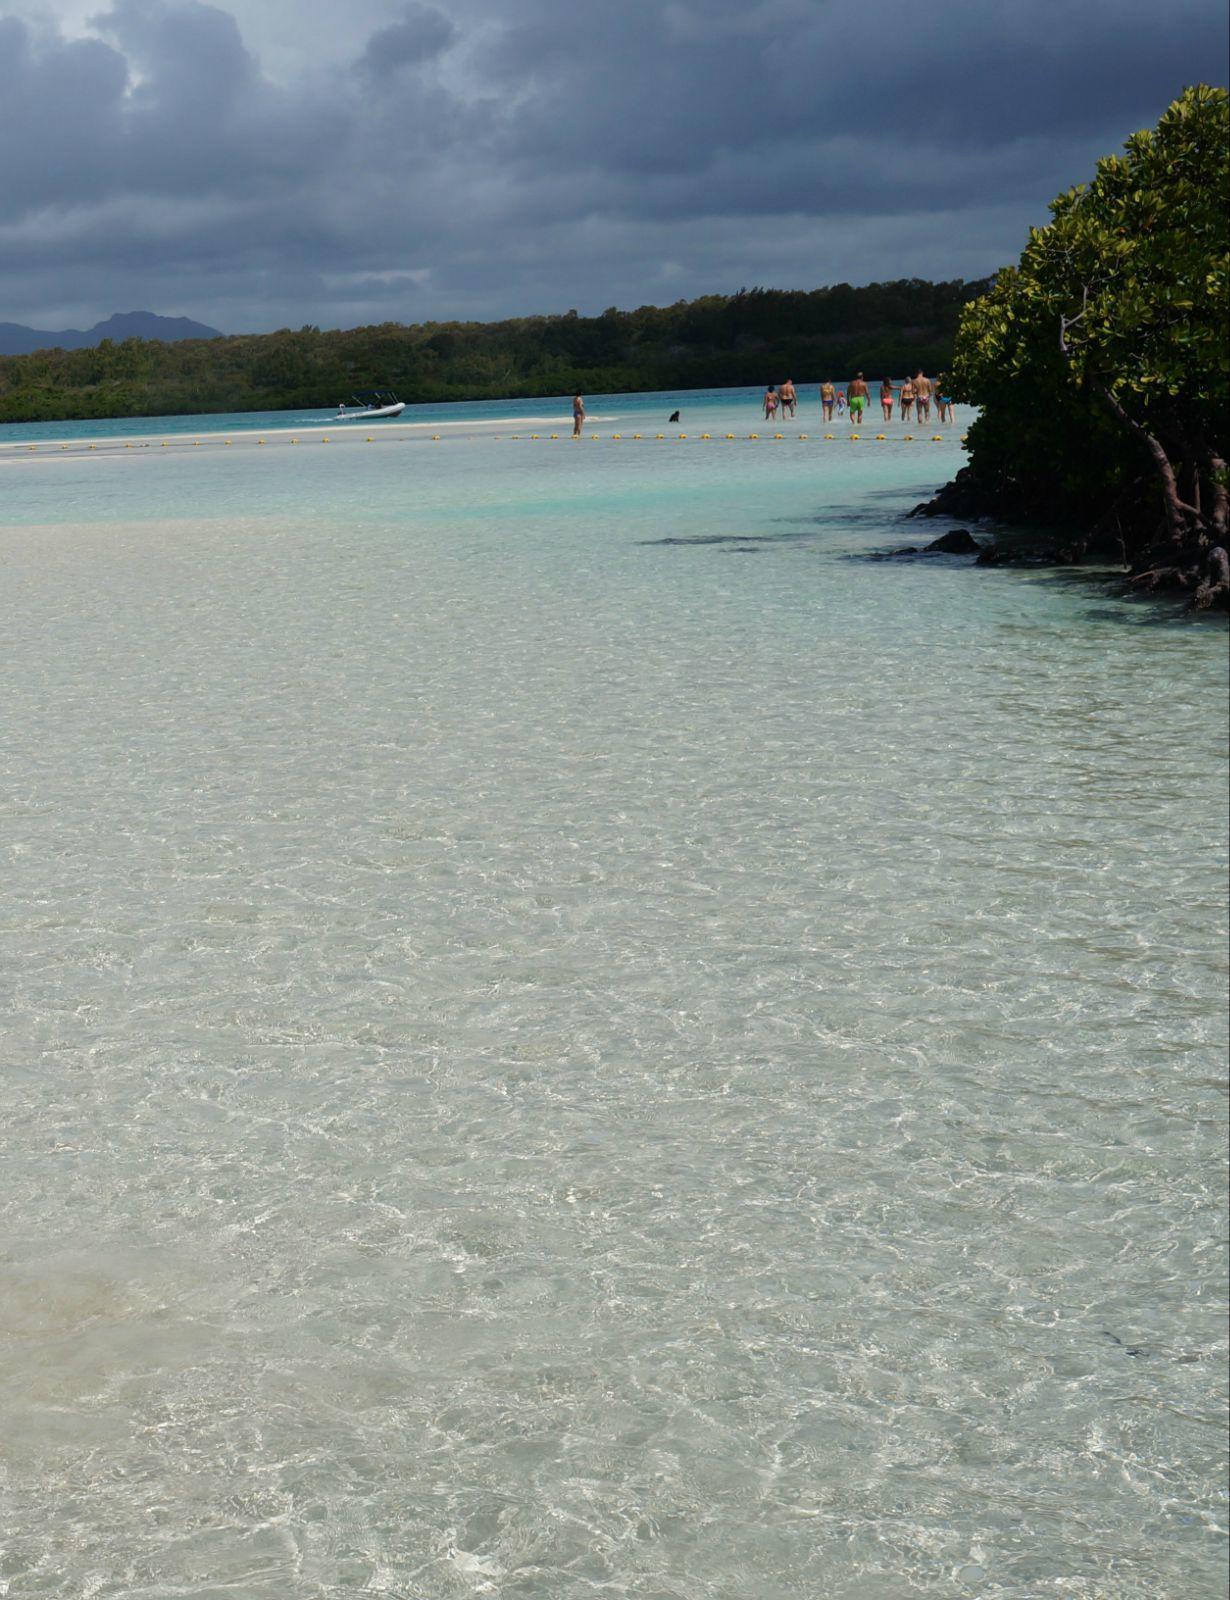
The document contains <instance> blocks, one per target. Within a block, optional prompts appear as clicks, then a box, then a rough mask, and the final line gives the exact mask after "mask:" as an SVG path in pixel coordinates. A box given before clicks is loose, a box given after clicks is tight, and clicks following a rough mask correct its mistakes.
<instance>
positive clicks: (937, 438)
mask: <svg viewBox="0 0 1230 1600" xmlns="http://www.w3.org/2000/svg"><path fill="white" fill-rule="evenodd" d="M943 442H944V435H943V434H942V433H933V434H932V435H931V443H932V444H943Z"/></svg>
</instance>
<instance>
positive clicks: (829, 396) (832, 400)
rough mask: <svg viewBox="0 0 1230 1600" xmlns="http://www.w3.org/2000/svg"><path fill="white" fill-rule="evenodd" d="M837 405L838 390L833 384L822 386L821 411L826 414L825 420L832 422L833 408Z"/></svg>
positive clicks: (823, 384)
mask: <svg viewBox="0 0 1230 1600" xmlns="http://www.w3.org/2000/svg"><path fill="white" fill-rule="evenodd" d="M836 404H837V390H836V389H834V387H833V385H832V384H831V383H822V384H821V385H820V409H821V411H823V412H824V420H825V421H826V422H832V420H833V407H834V406H835V405H836Z"/></svg>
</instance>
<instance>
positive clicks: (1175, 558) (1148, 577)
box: [941, 85, 1230, 607]
mask: <svg viewBox="0 0 1230 1600" xmlns="http://www.w3.org/2000/svg"><path fill="white" fill-rule="evenodd" d="M952 376H953V383H954V392H955V394H956V396H957V398H958V399H962V400H967V401H971V402H973V403H974V404H976V405H978V406H980V407H981V408H982V411H981V415H980V416H979V417H978V419H977V420H976V421H975V423H974V424H973V426H972V427H971V429H970V435H969V447H970V465H969V467H968V468H967V469H966V471H965V473H963V474H962V479H963V480H964V482H962V479H958V484H957V485H955V486H953V487H954V488H957V489H958V490H959V491H960V494H959V495H958V496H957V498H958V499H960V500H963V502H964V504H965V506H966V507H967V508H968V507H971V506H973V507H975V508H977V509H981V510H985V511H990V512H993V513H996V514H999V515H1001V516H1005V517H1007V518H1009V519H1011V520H1026V521H1028V520H1035V521H1042V522H1048V523H1051V524H1061V525H1062V524H1067V525H1070V526H1073V527H1075V528H1077V529H1079V530H1083V531H1084V532H1085V534H1086V536H1094V537H1096V538H1098V539H1099V540H1100V541H1101V547H1102V548H1105V545H1106V540H1105V535H1106V533H1107V532H1108V530H1109V531H1113V533H1114V535H1115V537H1116V538H1117V539H1118V540H1120V541H1121V544H1122V549H1123V553H1124V557H1125V560H1126V562H1127V564H1128V565H1129V567H1130V568H1131V570H1132V575H1133V581H1134V582H1135V583H1137V584H1138V585H1140V586H1141V587H1143V588H1146V589H1148V588H1156V587H1171V588H1180V589H1185V590H1188V591H1189V592H1190V594H1191V596H1192V598H1193V600H1194V602H1195V603H1196V605H1197V606H1200V607H1208V606H1217V607H1227V606H1228V605H1230V560H1228V559H1227V545H1228V543H1230V501H1228V482H1227V465H1226V463H1227V458H1228V457H1230V99H1228V98H1227V94H1226V91H1225V90H1224V89H1219V88H1210V87H1208V86H1205V85H1200V86H1196V87H1194V88H1190V89H1187V90H1185V91H1184V93H1183V94H1182V95H1181V96H1180V97H1179V99H1177V100H1176V101H1175V102H1174V103H1173V105H1171V106H1170V108H1169V109H1168V110H1167V111H1166V113H1165V114H1164V115H1163V117H1162V119H1161V121H1160V122H1159V124H1158V126H1157V128H1156V129H1151V130H1146V131H1144V132H1140V133H1136V134H1133V135H1132V137H1131V138H1130V139H1129V140H1128V141H1127V143H1126V145H1125V147H1124V152H1123V154H1122V155H1114V156H1108V157H1107V158H1106V159H1104V160H1103V161H1100V162H1099V163H1098V166H1097V170H1096V172H1095V175H1094V177H1093V179H1092V180H1091V181H1090V182H1089V183H1088V184H1080V185H1077V186H1076V187H1075V188H1072V189H1069V190H1068V191H1067V193H1065V194H1062V195H1060V196H1059V198H1058V199H1057V200H1055V201H1054V202H1053V203H1052V205H1051V222H1050V223H1049V225H1048V226H1046V227H1043V228H1035V229H1033V230H1031V232H1030V235H1029V241H1028V243H1027V244H1026V246H1025V249H1024V251H1023V253H1022V255H1021V259H1020V262H1019V264H1018V265H1017V266H1015V267H1007V268H1005V269H1004V270H1003V271H1002V272H1001V273H1000V274H999V275H998V277H997V278H996V280H995V283H994V286H993V287H992V288H991V290H990V292H989V293H988V294H986V295H984V296H982V297H980V298H979V299H977V300H976V301H974V302H973V303H971V304H970V305H969V306H968V307H967V309H966V311H965V312H964V315H963V317H962V321H961V327H960V331H959V333H958V336H957V341H956V353H955V358H954V366H953V375H952ZM941 498H942V497H941ZM954 508H955V507H954Z"/></svg>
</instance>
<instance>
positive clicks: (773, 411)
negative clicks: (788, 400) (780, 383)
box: [764, 384, 777, 422]
mask: <svg viewBox="0 0 1230 1600" xmlns="http://www.w3.org/2000/svg"><path fill="white" fill-rule="evenodd" d="M776 415H777V390H776V389H775V388H774V387H773V385H772V384H770V385H769V387H768V388H767V389H766V390H765V392H764V419H765V421H766V422H772V421H773V418H774V417H775V416H776Z"/></svg>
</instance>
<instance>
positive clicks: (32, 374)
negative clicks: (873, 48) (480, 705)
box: [0, 278, 988, 422]
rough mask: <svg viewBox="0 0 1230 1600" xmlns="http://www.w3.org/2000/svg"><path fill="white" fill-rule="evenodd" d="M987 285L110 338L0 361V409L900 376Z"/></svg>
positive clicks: (204, 405) (108, 412) (846, 288)
mask: <svg viewBox="0 0 1230 1600" xmlns="http://www.w3.org/2000/svg"><path fill="white" fill-rule="evenodd" d="M987 287H988V285H987V284H986V283H962V282H959V281H957V282H952V283H929V282H926V281H925V280H923V279H918V278H911V279H905V280H902V281H900V282H896V283H874V284H869V285H867V286H866V287H864V288H857V289H856V288H851V287H850V285H849V284H837V285H835V286H834V287H832V288H826V289H815V290H812V291H811V292H810V293H805V292H802V291H793V290H777V289H752V290H750V291H741V292H740V293H739V294H736V295H707V296H706V297H705V298H703V299H701V300H693V301H690V302H682V301H681V302H680V303H679V304H677V305H673V306H663V307H659V306H642V307H641V308H640V310H638V311H617V310H615V309H614V307H612V308H611V309H610V310H609V311H604V312H603V313H602V315H601V316H600V317H580V316H578V315H577V314H576V312H575V311H569V312H567V313H566V314H565V315H563V316H555V317H517V318H513V319H511V320H509V321H507V322H490V323H482V322H428V323H422V324H418V325H415V326H406V325H403V324H401V323H396V322H386V323H382V324H381V325H380V326H378V327H369V328H352V329H348V330H346V331H343V332H333V333H322V332H321V331H320V330H319V329H318V328H314V327H308V328H301V329H299V331H298V332H292V331H291V330H290V329H283V330H281V331H280V332H278V333H265V334H250V335H239V336H236V337H232V338H220V339H188V340H184V341H181V342H178V343H175V344H164V343H161V342H160V341H157V340H147V339H124V340H123V341H121V342H119V343H116V342H114V341H110V340H104V342H103V343H102V344H100V345H98V346H97V347H96V348H94V349H89V350H41V351H37V352H36V353H34V354H32V355H25V356H6V357H0V421H3V422H21V421H39V420H47V419H52V418H61V417H62V418H75V417H123V416H143V415H144V416H150V415H152V416H165V415H174V414H177V413H178V414H183V413H189V412H202V411H215V412H216V411H260V410H279V409H283V408H286V407H294V406H304V407H319V406H330V405H336V404H337V402H338V401H340V400H343V399H345V398H347V397H348V396H349V395H350V394H351V393H352V392H353V391H354V390H356V389H367V388H377V387H379V388H393V389H396V390H397V392H398V394H399V395H400V397H401V398H402V399H403V400H406V401H421V400H474V399H495V398H501V397H519V396H528V395H555V394H569V393H572V392H574V391H576V390H580V391H581V392H582V393H590V394H602V393H618V392H623V391H629V390H637V389H697V388H709V387H715V388H716V387H725V386H735V385H743V384H761V383H780V382H782V381H783V380H784V379H786V378H790V377H792V378H793V379H794V380H795V382H796V383H804V382H807V383H811V382H818V381H820V380H822V379H824V378H828V377H834V378H844V377H848V376H849V375H850V374H851V373H853V372H854V371H856V370H862V371H864V372H866V373H867V374H868V376H869V377H879V376H881V375H883V374H885V373H890V374H894V375H898V376H899V375H901V374H902V373H904V372H906V371H907V369H908V370H910V371H913V370H915V369H916V368H917V367H918V366H920V365H921V366H923V367H925V368H927V369H928V370H929V371H935V370H937V369H942V368H945V367H947V365H948V363H949V361H950V359H951V356H952V343H953V337H954V335H955V332H956V327H957V322H958V318H959V316H960V312H961V308H962V307H963V306H964V305H965V303H966V302H967V301H969V300H971V299H973V298H974V297H975V296H976V295H978V294H981V293H982V292H984V291H985V289H986V288H987Z"/></svg>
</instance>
